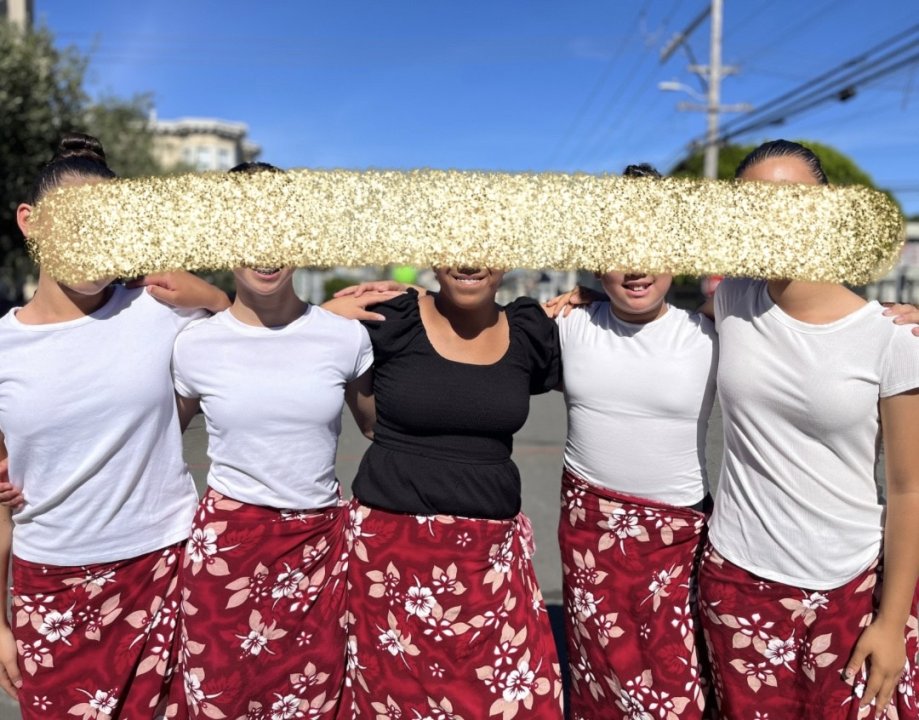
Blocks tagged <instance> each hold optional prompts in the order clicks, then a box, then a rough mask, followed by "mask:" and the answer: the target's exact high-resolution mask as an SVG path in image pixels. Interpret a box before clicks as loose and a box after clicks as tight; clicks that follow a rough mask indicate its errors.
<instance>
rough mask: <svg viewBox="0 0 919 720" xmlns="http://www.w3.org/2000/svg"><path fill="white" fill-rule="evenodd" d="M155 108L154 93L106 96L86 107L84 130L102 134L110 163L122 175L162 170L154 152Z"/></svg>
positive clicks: (147, 173)
mask: <svg viewBox="0 0 919 720" xmlns="http://www.w3.org/2000/svg"><path fill="white" fill-rule="evenodd" d="M152 110H153V96H152V95H150V94H149V93H145V94H140V95H135V96H134V97H133V98H131V99H129V100H125V99H123V98H118V97H111V96H108V97H103V98H101V99H100V100H98V101H97V102H95V103H93V104H92V105H90V106H89V107H88V108H87V109H86V113H85V119H84V121H83V122H84V124H83V127H84V128H86V130H85V132H88V133H89V134H90V135H95V136H96V137H97V138H99V140H100V142H101V143H102V146H103V147H104V148H105V157H106V160H107V161H108V164H109V166H110V167H111V168H112V170H114V171H115V172H116V173H117V174H118V175H119V176H121V177H143V176H148V175H161V174H162V173H163V168H161V167H160V166H159V164H158V163H157V162H156V159H155V158H154V155H153V133H152V132H151V131H150V125H149V117H150V114H151V111H152Z"/></svg>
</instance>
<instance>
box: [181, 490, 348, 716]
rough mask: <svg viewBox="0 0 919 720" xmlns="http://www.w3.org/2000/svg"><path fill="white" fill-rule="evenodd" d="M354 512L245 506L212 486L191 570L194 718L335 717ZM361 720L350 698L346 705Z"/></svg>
mask: <svg viewBox="0 0 919 720" xmlns="http://www.w3.org/2000/svg"><path fill="white" fill-rule="evenodd" d="M345 513H346V508H344V507H341V506H339V507H332V508H327V509H325V510H322V511H317V512H297V511H287V510H276V509H273V508H267V507H260V506H256V505H249V504H247V503H241V502H238V501H236V500H232V499H231V498H228V497H225V496H223V495H221V494H220V493H218V492H216V491H214V490H212V489H210V488H209V489H208V491H207V493H205V496H204V498H203V499H202V500H201V504H200V505H199V507H198V512H197V514H196V516H195V521H194V523H193V525H192V535H191V537H190V538H189V541H188V548H187V551H186V554H185V563H184V566H183V568H182V581H183V591H182V592H183V595H182V615H183V624H184V629H183V633H182V667H183V671H184V680H185V690H186V693H187V696H188V704H189V709H190V713H191V716H192V717H196V718H230V719H231V720H237V719H240V720H287V719H288V718H313V719H315V718H334V717H339V713H340V712H342V698H341V692H342V687H343V685H344V674H345V642H346V636H345V584H346V577H345V563H346V562H347V553H346V544H345V533H344V529H345V526H344V517H345ZM345 706H346V707H345V710H346V712H345V713H344V714H343V715H341V717H345V718H347V717H350V701H348V702H346V703H345Z"/></svg>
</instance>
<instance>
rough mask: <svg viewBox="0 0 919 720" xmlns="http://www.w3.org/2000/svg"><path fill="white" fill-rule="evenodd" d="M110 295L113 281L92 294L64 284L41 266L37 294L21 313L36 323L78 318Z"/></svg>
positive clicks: (94, 309)
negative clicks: (74, 289) (72, 288)
mask: <svg viewBox="0 0 919 720" xmlns="http://www.w3.org/2000/svg"><path fill="white" fill-rule="evenodd" d="M111 295H112V287H111V285H108V286H106V287H105V288H103V289H102V290H100V291H99V292H97V293H95V294H93V295H84V294H83V293H78V292H74V291H73V290H71V289H70V288H68V287H65V286H64V285H61V284H60V283H59V282H57V281H56V280H54V278H52V277H51V276H50V275H48V274H47V273H46V272H45V271H44V270H39V274H38V287H37V288H36V290H35V295H33V296H32V299H31V300H29V302H28V303H27V304H26V306H25V307H24V308H23V309H22V310H21V311H20V314H19V317H20V318H21V319H24V320H26V321H29V322H37V323H54V322H67V321H68V320H78V319H79V318H82V317H86V316H87V315H89V314H91V313H94V312H95V311H96V310H98V309H99V308H101V307H102V306H103V305H105V303H106V301H107V300H108V299H109V298H110V297H111Z"/></svg>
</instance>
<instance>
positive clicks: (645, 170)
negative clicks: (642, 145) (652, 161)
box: [622, 163, 661, 178]
mask: <svg viewBox="0 0 919 720" xmlns="http://www.w3.org/2000/svg"><path fill="white" fill-rule="evenodd" d="M660 176H661V174H660V173H659V172H658V171H657V168H656V167H654V166H653V165H649V164H648V163H639V164H638V165H626V167H625V170H623V171H622V177H651V178H659V177H660Z"/></svg>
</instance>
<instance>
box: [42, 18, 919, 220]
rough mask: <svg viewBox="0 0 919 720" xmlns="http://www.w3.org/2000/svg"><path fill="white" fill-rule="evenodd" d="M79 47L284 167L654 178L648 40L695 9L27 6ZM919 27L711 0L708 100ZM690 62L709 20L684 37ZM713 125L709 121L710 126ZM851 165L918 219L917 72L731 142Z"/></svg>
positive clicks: (757, 88) (659, 39) (128, 87)
mask: <svg viewBox="0 0 919 720" xmlns="http://www.w3.org/2000/svg"><path fill="white" fill-rule="evenodd" d="M35 4H36V16H37V18H38V21H39V22H44V23H45V24H46V25H47V26H48V27H49V28H50V29H51V30H52V32H54V33H55V34H56V36H57V38H58V43H59V44H60V45H71V44H72V45H76V46H77V47H79V48H81V49H82V50H84V51H87V52H89V53H90V54H91V56H92V62H91V65H90V70H89V76H88V77H89V87H90V91H91V92H92V93H93V94H105V93H108V94H117V95H122V96H130V95H132V94H134V93H140V92H151V93H153V95H154V97H155V101H156V107H157V112H158V115H159V117H160V118H163V119H174V118H178V117H183V116H205V117H218V118H222V119H225V120H233V121H242V122H245V123H247V124H248V125H249V128H250V138H251V139H252V140H253V141H254V142H256V143H259V144H260V145H261V146H262V147H263V153H262V159H263V160H266V161H268V162H272V163H275V164H277V165H281V166H285V167H348V168H366V167H380V168H407V167H437V168H463V169H468V168H475V169H502V170H534V171H540V170H563V171H574V170H583V171H588V172H610V171H612V172H618V171H619V170H621V169H622V167H623V166H624V165H626V164H628V163H630V162H637V161H648V162H652V163H654V164H656V165H657V166H658V167H660V168H661V169H662V170H667V169H669V168H670V167H671V166H672V165H673V164H674V163H675V161H676V160H678V159H679V158H680V157H681V156H682V155H683V154H684V153H685V148H686V143H687V142H688V141H689V140H690V139H692V138H695V137H698V136H699V135H701V134H702V133H703V131H704V124H705V119H704V116H703V115H702V114H700V113H691V112H679V111H677V109H676V104H677V102H679V101H680V100H689V99H690V98H688V97H687V96H684V95H682V94H680V93H675V92H663V91H661V90H659V89H658V88H657V85H658V83H659V82H661V81H669V80H677V81H679V82H683V83H686V84H688V85H691V86H693V87H695V88H698V81H697V79H696V78H695V77H694V76H693V75H691V74H690V73H689V72H687V70H686V65H687V63H688V59H687V56H686V55H685V54H684V53H682V52H679V53H677V54H675V55H674V56H673V57H672V58H671V59H670V60H669V61H668V62H667V63H665V64H661V62H660V61H659V52H660V49H661V48H662V47H663V46H664V44H665V43H666V42H667V40H668V39H669V38H670V37H671V36H672V35H673V33H675V32H676V31H678V30H681V29H682V28H683V27H685V26H686V25H687V24H688V23H689V22H690V20H691V19H692V18H693V17H695V16H696V15H697V14H698V13H699V12H700V11H701V10H702V9H703V8H704V7H705V4H706V3H705V0H628V1H624V0H619V1H618V2H617V1H613V0H606V2H600V1H599V0H565V1H562V0H554V1H544V0H526V1H524V0H518V1H517V2H508V1H505V0H488V1H482V0H463V1H462V2H458V1H457V2H449V3H448V2H443V1H437V0H434V1H433V2H420V1H418V0H413V1H409V0H394V1H390V0H386V1H381V0H377V1H376V2H352V1H351V0H337V2H335V3H318V2H305V1H304V2H293V1H291V2H254V0H249V1H243V0H221V1H220V2H215V1H205V0H184V1H182V2H179V1H178V0H157V1H156V2H151V1H150V0H132V1H131V2H124V1H123V0H121V1H119V2H115V1H114V0H93V2H92V3H76V2H73V0H36V3H35ZM917 20H919V12H917V5H916V0H876V1H874V2H866V1H865V0H830V1H827V0H810V1H809V2H804V0H725V23H724V34H725V42H724V60H725V62H727V63H731V64H736V65H738V66H739V69H740V73H739V74H738V75H736V76H733V77H730V78H728V79H726V80H725V82H724V85H723V95H722V99H723V102H728V103H737V102H748V103H751V104H753V105H761V104H763V103H764V102H765V101H767V100H769V99H771V98H773V97H774V96H776V95H779V94H780V93H782V92H785V91H787V90H789V89H790V88H792V87H794V86H796V85H798V84H800V83H802V82H804V81H806V80H808V79H809V78H812V77H815V76H817V75H819V74H820V73H822V72H824V71H826V70H828V69H830V68H832V67H834V66H836V65H838V64H839V63H841V62H843V61H844V60H847V59H849V58H850V57H853V56H855V55H856V54H858V53H859V52H861V51H863V50H866V49H867V48H869V47H871V46H872V45H876V44H877V43H880V42H882V41H883V40H885V39H886V38H888V37H890V36H893V35H894V34H895V33H897V32H898V31H901V30H903V29H905V28H907V27H908V26H910V25H912V24H914V23H915V22H917ZM690 45H691V48H692V51H693V52H694V53H695V55H696V56H697V57H698V58H699V61H700V62H707V55H708V24H707V23H705V24H704V25H703V26H702V27H700V28H699V30H697V31H696V33H695V34H694V35H693V37H692V38H691V42H690ZM727 119H728V117H725V120H727ZM777 136H782V137H788V138H809V139H812V140H817V141H820V142H825V143H828V144H830V145H834V146H836V147H837V148H838V149H840V150H842V151H843V152H845V153H847V154H848V155H850V156H852V157H853V158H854V159H855V160H856V162H858V163H859V164H860V165H861V167H862V168H863V169H865V170H866V171H867V172H868V173H869V174H871V176H872V177H873V178H874V180H875V181H876V182H877V183H878V184H879V185H881V186H884V187H889V188H893V189H894V191H895V194H896V195H897V197H898V199H899V200H900V202H901V203H902V204H903V206H904V208H905V209H906V210H907V212H908V213H910V214H914V213H919V67H917V65H916V64H913V65H912V66H911V67H908V68H904V69H902V70H900V71H899V72H897V73H896V74H893V75H890V76H888V77H887V78H884V79H883V80H879V81H877V82H875V83H874V84H872V85H870V86H868V87H864V88H862V87H860V88H858V92H857V94H856V96H855V97H854V98H853V99H852V100H850V101H849V102H847V103H833V104H831V105H825V106H822V107H821V108H819V109H816V110H813V111H811V112H808V113H806V114H804V115H803V116H800V117H798V118H797V119H794V120H791V121H789V122H787V123H786V124H785V125H783V126H781V127H778V128H775V129H774V130H771V131H769V132H764V131H760V132H759V133H756V134H754V135H751V136H747V137H746V138H744V140H745V141H749V142H754V141H760V140H764V139H767V138H769V137H777Z"/></svg>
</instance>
